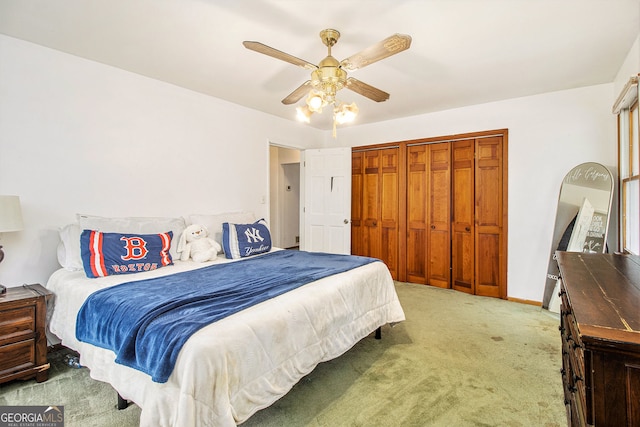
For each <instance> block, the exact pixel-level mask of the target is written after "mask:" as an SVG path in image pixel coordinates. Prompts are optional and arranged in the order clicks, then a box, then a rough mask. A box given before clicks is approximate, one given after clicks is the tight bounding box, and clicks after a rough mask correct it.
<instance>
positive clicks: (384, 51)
mask: <svg viewBox="0 0 640 427" xmlns="http://www.w3.org/2000/svg"><path fill="white" fill-rule="evenodd" d="M339 38H340V32H338V31H337V30H334V29H330V28H329V29H326V30H322V31H320V39H321V40H322V43H324V45H325V46H327V50H328V54H327V56H326V57H325V58H324V59H323V60H322V61H320V62H319V63H318V65H315V64H312V63H310V62H308V61H305V60H304V59H300V58H297V57H295V56H293V55H289V54H288V53H285V52H282V51H280V50H277V49H274V48H272V47H270V46H267V45H265V44H262V43H260V42H256V41H245V42H243V43H242V44H243V45H244V47H246V48H247V49H250V50H253V51H256V52H259V53H262V54H264V55H268V56H271V57H274V58H276V59H280V60H282V61H285V62H288V63H290V64H293V65H297V66H299V67H302V68H305V69H307V70H311V79H309V80H307V81H306V82H304V83H302V84H301V85H300V86H299V87H298V88H296V89H295V90H294V91H293V92H291V93H290V94H289V95H287V97H285V98H284V99H283V100H282V103H283V104H285V105H289V104H294V103H296V102H298V101H299V100H300V99H302V98H303V97H304V96H305V95H307V99H306V105H305V106H303V107H298V108H297V110H298V117H299V118H301V119H302V120H304V121H306V122H309V120H310V117H311V114H312V113H314V112H316V113H320V112H322V107H324V106H326V105H333V107H334V122H333V125H334V137H335V125H336V122H337V123H345V122H347V121H350V120H353V119H354V118H355V116H356V114H357V112H358V107H357V106H356V105H355V103H352V104H350V105H346V104H344V103H340V102H338V101H337V100H336V93H337V92H338V91H339V90H340V89H343V88H347V89H350V90H352V91H354V92H356V93H358V94H360V95H362V96H364V97H367V98H369V99H371V100H373V101H376V102H382V101H386V100H387V99H389V94H388V93H387V92H384V91H382V90H380V89H378V88H375V87H373V86H371V85H368V84H366V83H363V82H361V81H360V80H357V79H355V78H353V77H347V71H355V70H357V69H360V68H363V67H365V66H367V65H369V64H373V63H374V62H377V61H380V60H381V59H384V58H387V57H389V56H392V55H395V54H396V53H400V52H402V51H404V50H407V49H408V48H409V47H410V46H411V36H408V35H405V34H394V35H392V36H389V37H387V38H386V39H384V40H382V41H380V42H378V43H376V44H374V45H372V46H369V47H368V48H366V49H364V50H363V51H361V52H358V53H356V54H355V55H352V56H350V57H348V58H346V59H343V60H342V61H338V60H337V59H335V58H334V57H333V56H331V48H332V47H333V46H334V45H335V44H336V43H337V42H338V39H339Z"/></svg>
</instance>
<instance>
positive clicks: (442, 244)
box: [427, 142, 451, 288]
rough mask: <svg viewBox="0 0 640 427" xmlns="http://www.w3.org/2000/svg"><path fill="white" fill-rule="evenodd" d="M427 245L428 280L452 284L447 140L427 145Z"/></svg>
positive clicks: (449, 173) (447, 285) (433, 283)
mask: <svg viewBox="0 0 640 427" xmlns="http://www.w3.org/2000/svg"><path fill="white" fill-rule="evenodd" d="M428 186H429V203H428V228H427V246H428V250H427V252H428V254H429V264H428V267H429V268H428V283H429V284H430V285H432V286H438V287H440V288H449V287H451V233H450V225H451V149H450V144H449V143H448V142H444V143H438V144H431V145H429V182H428Z"/></svg>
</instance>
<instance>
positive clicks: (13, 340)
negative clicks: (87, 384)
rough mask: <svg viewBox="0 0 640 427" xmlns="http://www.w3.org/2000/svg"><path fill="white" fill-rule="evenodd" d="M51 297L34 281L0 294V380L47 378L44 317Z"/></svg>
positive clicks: (40, 379)
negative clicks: (33, 283)
mask: <svg viewBox="0 0 640 427" xmlns="http://www.w3.org/2000/svg"><path fill="white" fill-rule="evenodd" d="M51 297H52V294H51V292H50V291H48V290H47V289H45V288H44V287H42V286H41V285H37V284H36V285H24V286H19V287H14V288H7V292H6V293H5V294H2V295H0V383H4V382H7V381H11V380H15V379H30V378H34V377H35V379H36V381H37V382H43V381H46V380H47V379H48V377H49V372H48V371H49V363H48V362H47V337H46V335H45V321H46V317H47V299H49V298H51Z"/></svg>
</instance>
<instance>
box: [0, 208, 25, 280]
mask: <svg viewBox="0 0 640 427" xmlns="http://www.w3.org/2000/svg"><path fill="white" fill-rule="evenodd" d="M22 227H23V225H22V210H21V209H20V198H19V197H18V196H0V233H8V232H11V231H20V230H22ZM3 259H4V252H3V251H2V245H0V262H2V260H3ZM5 290H6V288H5V287H4V286H2V285H0V293H4V291H5Z"/></svg>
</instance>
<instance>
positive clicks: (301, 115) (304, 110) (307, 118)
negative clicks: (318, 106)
mask: <svg viewBox="0 0 640 427" xmlns="http://www.w3.org/2000/svg"><path fill="white" fill-rule="evenodd" d="M312 114H313V111H311V110H310V109H309V106H308V105H302V106H300V107H296V118H297V119H298V120H299V121H301V122H303V123H311V115H312Z"/></svg>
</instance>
